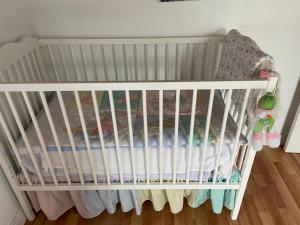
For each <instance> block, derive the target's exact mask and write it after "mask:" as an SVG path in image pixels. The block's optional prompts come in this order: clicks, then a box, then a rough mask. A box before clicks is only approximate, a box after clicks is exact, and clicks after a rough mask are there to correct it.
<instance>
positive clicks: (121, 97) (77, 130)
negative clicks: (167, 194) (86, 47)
mask: <svg viewBox="0 0 300 225" xmlns="http://www.w3.org/2000/svg"><path fill="white" fill-rule="evenodd" d="M146 96H147V120H148V151H149V160H150V165H151V168H150V175H151V176H150V177H151V179H152V180H156V179H158V177H159V172H158V171H159V170H158V165H157V161H158V160H157V159H158V155H159V148H160V144H159V113H158V112H159V109H158V105H159V104H158V92H157V91H147V94H146ZM208 97H209V92H208V91H198V93H197V104H196V114H195V126H194V135H193V140H192V141H193V147H192V157H191V158H192V160H191V161H192V162H191V167H192V169H191V175H190V177H191V179H192V180H193V179H195V180H197V179H198V177H199V168H200V162H201V160H200V155H201V152H202V151H203V141H204V131H205V124H206V114H207V105H208ZM113 98H114V106H115V114H116V119H117V127H118V140H119V146H120V152H121V157H122V167H123V171H124V178H125V180H128V181H130V180H132V171H131V159H130V145H129V132H128V115H127V110H126V109H127V108H126V98H125V92H122V91H115V92H113ZM63 99H64V102H65V105H66V109H67V115H68V119H69V121H70V125H71V130H72V133H73V138H74V142H75V144H76V150H77V152H78V154H79V158H80V164H81V167H82V169H83V173H84V174H85V176H86V177H85V179H91V168H90V166H89V161H88V155H87V151H86V144H85V140H84V135H83V131H82V126H81V123H80V119H79V114H78V109H77V105H76V101H75V97H74V94H73V93H71V92H63ZM80 100H81V105H82V109H83V114H84V119H85V123H86V126H87V131H88V138H89V141H90V144H91V149H92V156H93V157H92V158H93V160H95V165H96V173H97V178H98V179H99V180H100V181H101V180H105V172H104V166H103V161H102V156H101V154H100V153H101V151H102V150H103V151H105V153H106V155H107V159H108V161H109V165H110V168H109V170H110V174H111V179H112V180H118V179H119V173H118V166H117V161H116V152H115V149H116V146H115V139H114V132H113V123H112V115H111V110H110V104H109V96H108V93H107V92H97V102H98V109H99V115H100V119H101V126H102V132H103V137H104V142H105V149H101V145H100V142H99V134H98V129H97V123H96V117H95V112H94V106H93V102H92V97H91V94H90V92H80ZM191 101H192V92H191V91H181V93H180V110H179V111H180V113H179V126H178V127H179V128H178V144H177V146H178V148H177V149H176V151H177V154H178V163H177V164H178V165H182V166H179V167H178V174H177V178H178V179H180V180H184V179H185V177H186V168H185V166H184V165H186V162H187V161H188V160H187V149H188V148H187V146H188V140H189V135H190V130H189V128H190V117H191V116H190V114H191ZM163 102H164V110H163V156H164V166H165V168H164V170H163V171H164V179H171V178H172V154H173V151H174V127H175V126H174V125H175V91H164V96H163ZM130 108H131V120H132V128H133V142H134V148H135V158H136V164H137V165H136V168H137V177H138V179H139V180H144V179H145V168H144V167H145V166H144V164H145V163H144V150H145V146H144V127H143V105H142V95H141V92H138V91H132V92H130ZM49 109H50V112H51V115H52V117H53V121H54V125H55V128H56V132H57V134H58V137H59V141H60V145H61V148H62V151H63V155H64V159H65V160H66V162H67V166H68V170H69V173H70V174H71V178H72V180H73V181H74V182H77V181H78V173H77V171H76V165H75V161H74V159H73V153H72V148H71V145H70V140H69V137H68V135H67V130H66V126H65V123H64V119H63V116H62V113H61V109H60V106H59V102H58V98H57V96H56V95H54V96H53V97H52V98H51V100H50V102H49ZM223 112H224V102H223V100H222V98H221V96H220V94H219V93H216V94H215V99H214V106H213V112H212V119H211V126H210V129H209V137H208V147H207V156H206V159H205V173H207V176H208V177H209V174H210V173H211V172H212V171H213V169H214V164H215V156H216V152H217V146H218V138H217V137H218V136H219V134H220V130H221V124H222V119H223ZM38 123H39V126H40V129H41V132H42V135H43V138H44V141H45V144H46V146H47V150H48V153H49V155H50V158H51V161H52V163H53V166H54V168H55V169H56V175H57V176H58V178H59V177H60V178H59V179H62V180H64V174H63V170H62V164H61V162H60V159H59V155H58V152H57V147H56V145H55V142H54V140H53V135H52V133H51V129H50V126H49V123H48V119H47V117H46V114H45V113H44V111H41V112H40V113H39V114H38ZM236 130H237V129H236V125H235V123H234V121H233V120H232V118H231V117H229V118H228V120H227V126H226V132H225V138H224V143H223V147H222V154H221V162H220V170H219V173H221V174H220V176H222V177H226V176H227V175H228V173H229V171H228V169H229V168H226V165H227V164H228V162H229V160H230V155H231V150H232V145H233V143H232V142H233V138H234V137H235V133H236ZM26 134H27V137H28V139H29V141H30V144H31V147H32V149H33V151H34V154H35V155H36V157H37V159H38V162H39V165H40V167H41V168H42V172H43V175H44V176H45V177H46V181H47V177H48V178H49V179H51V177H50V173H49V168H48V165H47V163H46V160H45V157H44V155H43V152H42V149H41V147H40V143H39V140H38V138H37V134H36V132H35V129H34V127H33V126H32V125H31V126H30V127H29V128H28V129H27V131H26ZM245 141H246V139H245V138H244V137H243V136H241V138H240V142H241V143H245ZM17 147H18V149H19V152H20V154H21V156H22V158H23V160H24V162H25V166H26V167H27V169H28V170H29V172H31V173H32V174H36V171H35V169H34V167H33V165H32V162H31V160H30V157H29V155H28V150H27V148H26V146H25V144H24V141H23V139H22V138H21V139H20V140H19V141H18V143H17ZM222 166H223V167H224V168H222ZM91 180H92V179H91ZM49 182H50V181H49Z"/></svg>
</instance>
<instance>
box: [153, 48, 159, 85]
mask: <svg viewBox="0 0 300 225" xmlns="http://www.w3.org/2000/svg"><path fill="white" fill-rule="evenodd" d="M154 69H155V80H159V74H158V71H159V60H158V45H157V44H154Z"/></svg>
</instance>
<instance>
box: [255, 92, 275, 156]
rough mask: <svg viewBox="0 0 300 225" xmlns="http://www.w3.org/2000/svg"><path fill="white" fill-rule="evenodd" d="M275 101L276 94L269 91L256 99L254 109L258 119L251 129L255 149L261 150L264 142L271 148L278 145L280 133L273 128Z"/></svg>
mask: <svg viewBox="0 0 300 225" xmlns="http://www.w3.org/2000/svg"><path fill="white" fill-rule="evenodd" d="M277 103H278V101H277V97H276V95H274V94H273V93H271V92H267V93H266V94H265V95H263V96H262V97H261V98H260V99H259V100H258V103H257V108H256V111H255V113H256V116H257V117H258V121H257V123H256V126H255V127H254V129H253V147H254V149H255V150H256V151H259V150H261V149H262V148H263V144H264V143H266V144H267V145H268V146H269V147H271V148H277V147H279V144H280V135H278V134H277V132H276V131H275V129H274V124H275V119H274V109H275V107H276V105H277Z"/></svg>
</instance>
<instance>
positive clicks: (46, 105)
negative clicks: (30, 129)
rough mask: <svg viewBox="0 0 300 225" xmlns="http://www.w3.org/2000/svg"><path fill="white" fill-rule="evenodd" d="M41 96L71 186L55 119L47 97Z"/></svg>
mask: <svg viewBox="0 0 300 225" xmlns="http://www.w3.org/2000/svg"><path fill="white" fill-rule="evenodd" d="M39 94H40V97H41V99H42V103H43V106H44V109H45V113H46V116H47V119H48V122H49V125H50V129H51V133H52V135H53V138H54V142H55V145H56V148H57V151H58V155H59V158H60V161H61V164H62V166H63V169H64V173H65V176H66V179H67V182H68V184H69V185H71V180H70V176H69V172H68V169H67V165H66V161H65V159H64V156H63V153H62V149H61V145H60V141H59V139H58V136H57V132H56V129H55V126H54V122H53V119H52V116H51V113H50V110H49V106H48V103H47V100H46V97H45V93H44V92H42V91H40V92H39Z"/></svg>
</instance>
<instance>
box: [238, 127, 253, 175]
mask: <svg viewBox="0 0 300 225" xmlns="http://www.w3.org/2000/svg"><path fill="white" fill-rule="evenodd" d="M251 134H252V129H251V128H250V127H248V129H247V133H246V138H247V140H248V141H249V140H250V137H251ZM248 145H249V144H245V145H243V147H242V151H241V155H240V158H239V163H238V169H239V170H241V169H242V166H243V162H244V158H245V153H246V150H247V147H248Z"/></svg>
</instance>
